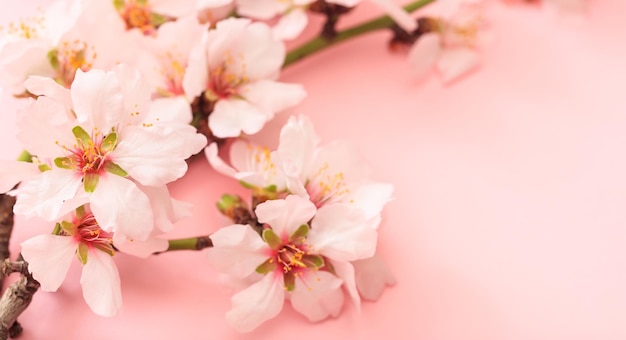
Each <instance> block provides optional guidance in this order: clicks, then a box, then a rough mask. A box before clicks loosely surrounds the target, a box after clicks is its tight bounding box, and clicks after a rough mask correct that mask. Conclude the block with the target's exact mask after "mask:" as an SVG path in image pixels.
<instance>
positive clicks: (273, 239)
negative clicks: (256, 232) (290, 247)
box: [262, 229, 283, 250]
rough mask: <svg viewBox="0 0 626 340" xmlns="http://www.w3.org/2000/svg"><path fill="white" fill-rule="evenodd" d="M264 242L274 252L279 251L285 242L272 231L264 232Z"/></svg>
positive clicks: (266, 230)
mask: <svg viewBox="0 0 626 340" xmlns="http://www.w3.org/2000/svg"><path fill="white" fill-rule="evenodd" d="M262 236H263V240H264V241H265V242H266V243H267V244H268V245H269V246H270V248H272V249H273V250H276V249H278V248H279V247H280V246H281V245H282V244H283V240H281V239H280V237H278V235H276V233H275V232H274V231H273V230H272V229H265V230H263V235H262Z"/></svg>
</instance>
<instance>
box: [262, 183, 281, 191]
mask: <svg viewBox="0 0 626 340" xmlns="http://www.w3.org/2000/svg"><path fill="white" fill-rule="evenodd" d="M263 190H265V191H266V192H271V193H275V192H276V191H277V190H278V187H276V184H270V185H268V186H266V187H265V188H263Z"/></svg>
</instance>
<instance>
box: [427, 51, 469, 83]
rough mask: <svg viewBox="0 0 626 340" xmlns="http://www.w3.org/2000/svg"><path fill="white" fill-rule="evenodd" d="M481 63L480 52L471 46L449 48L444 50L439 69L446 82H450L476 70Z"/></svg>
mask: <svg viewBox="0 0 626 340" xmlns="http://www.w3.org/2000/svg"><path fill="white" fill-rule="evenodd" d="M479 65H480V55H479V53H478V52H477V51H476V50H474V49H472V48H469V47H458V48H448V49H445V50H443V51H442V53H441V55H440V56H439V61H438V62H437V70H438V71H439V74H440V75H441V78H442V80H443V82H444V83H449V82H451V81H454V80H456V79H458V78H459V77H462V76H464V75H466V74H468V73H469V72H471V71H473V70H475V69H476V68H478V66H479Z"/></svg>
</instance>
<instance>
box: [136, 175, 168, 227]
mask: <svg viewBox="0 0 626 340" xmlns="http://www.w3.org/2000/svg"><path fill="white" fill-rule="evenodd" d="M136 185H137V187H138V188H139V190H141V191H142V192H143V193H144V194H146V196H148V199H149V200H150V207H151V208H152V214H153V215H154V227H155V228H156V229H158V230H160V231H162V232H169V231H172V229H174V224H173V223H175V222H176V221H177V219H176V215H175V212H174V202H173V199H172V197H171V196H170V192H169V190H168V188H167V186H165V185H162V186H160V187H148V186H143V185H141V184H137V183H136ZM156 229H155V231H156Z"/></svg>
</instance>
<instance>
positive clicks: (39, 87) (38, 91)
mask: <svg viewBox="0 0 626 340" xmlns="http://www.w3.org/2000/svg"><path fill="white" fill-rule="evenodd" d="M24 87H25V88H26V90H27V91H28V92H30V93H32V94H34V95H36V96H46V97H50V98H51V99H54V100H56V101H59V102H61V103H62V104H63V105H65V107H66V108H68V109H69V108H71V107H72V96H71V93H70V90H68V89H66V88H65V87H63V86H61V85H59V83H57V82H56V81H54V79H52V78H49V77H42V76H37V75H31V76H30V77H28V79H26V80H25V81H24Z"/></svg>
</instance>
